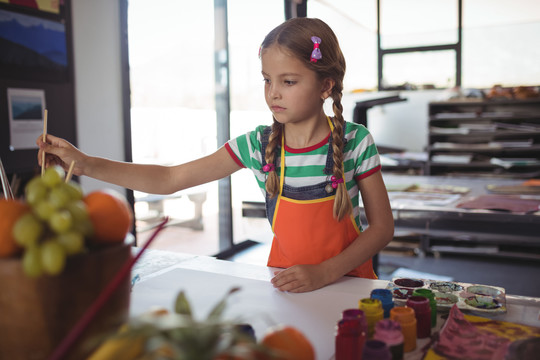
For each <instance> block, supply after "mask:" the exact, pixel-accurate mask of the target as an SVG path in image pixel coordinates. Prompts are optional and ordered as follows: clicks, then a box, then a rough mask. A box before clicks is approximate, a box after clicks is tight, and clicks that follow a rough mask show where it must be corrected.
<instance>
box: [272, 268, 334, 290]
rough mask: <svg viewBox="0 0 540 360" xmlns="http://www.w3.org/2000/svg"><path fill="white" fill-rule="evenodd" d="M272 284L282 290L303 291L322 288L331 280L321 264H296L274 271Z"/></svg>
mask: <svg viewBox="0 0 540 360" xmlns="http://www.w3.org/2000/svg"><path fill="white" fill-rule="evenodd" d="M274 275H275V276H274V277H273V278H272V285H274V287H275V288H276V289H278V290H280V291H288V292H293V293H301V292H307V291H313V290H317V289H320V288H322V287H323V286H325V285H327V284H329V283H330V282H331V281H330V280H329V279H328V278H327V276H328V272H327V271H325V270H324V267H323V266H322V265H321V264H319V265H294V266H291V267H290V268H288V269H285V270H280V271H276V272H274Z"/></svg>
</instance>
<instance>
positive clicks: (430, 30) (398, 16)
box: [380, 0, 458, 49]
mask: <svg viewBox="0 0 540 360" xmlns="http://www.w3.org/2000/svg"><path fill="white" fill-rule="evenodd" d="M380 18H381V47H382V48H383V49H391V48H403V47H414V46H426V45H442V44H455V43H456V42H457V41H458V37H457V29H458V0H436V1H434V0H407V1H403V0H381V17H380Z"/></svg>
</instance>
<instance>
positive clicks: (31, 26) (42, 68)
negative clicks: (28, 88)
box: [0, 9, 68, 82]
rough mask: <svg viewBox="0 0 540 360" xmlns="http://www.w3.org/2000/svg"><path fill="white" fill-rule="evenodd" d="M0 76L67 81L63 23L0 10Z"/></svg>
mask: <svg viewBox="0 0 540 360" xmlns="http://www.w3.org/2000/svg"><path fill="white" fill-rule="evenodd" d="M0 76H2V77H6V78H14V79H31V80H42V81H54V82H65V81H67V80H68V54H67V47H66V29H65V25H64V24H63V23H60V22H56V21H51V20H48V19H42V18H39V17H35V16H30V15H25V14H20V13H16V12H13V11H7V10H2V9H0Z"/></svg>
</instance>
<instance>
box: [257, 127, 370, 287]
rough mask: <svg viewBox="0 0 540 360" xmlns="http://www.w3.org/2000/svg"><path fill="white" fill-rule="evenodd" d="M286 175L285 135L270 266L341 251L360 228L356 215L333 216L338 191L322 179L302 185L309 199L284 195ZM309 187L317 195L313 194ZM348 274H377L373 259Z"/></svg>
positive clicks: (316, 259)
mask: <svg viewBox="0 0 540 360" xmlns="http://www.w3.org/2000/svg"><path fill="white" fill-rule="evenodd" d="M329 123H330V127H331V129H332V130H333V124H332V123H331V122H330V121H329ZM329 148H331V146H329ZM284 179H285V144H284V137H283V136H282V139H281V169H280V191H279V195H278V196H277V199H272V200H275V201H276V202H275V208H274V211H273V219H272V221H271V224H272V231H273V232H274V239H273V241H272V248H271V250H270V255H269V257H268V266H272V267H280V268H288V267H291V266H293V265H298V264H319V263H321V262H323V261H325V260H327V259H329V258H332V257H334V256H336V255H338V254H339V253H341V252H342V251H343V250H344V249H345V248H347V246H349V245H350V244H351V243H352V242H353V241H354V240H355V239H356V238H357V237H358V235H359V234H360V229H359V228H358V226H357V225H356V222H355V221H354V218H353V215H350V216H349V217H347V218H344V219H343V220H342V221H337V220H336V219H335V218H334V216H333V207H334V198H335V195H331V196H328V193H326V192H325V190H324V188H325V186H326V185H327V183H321V184H320V185H318V186H316V187H317V189H315V188H313V187H312V188H311V189H308V190H304V189H303V190H302V199H306V198H308V199H307V200H297V199H293V198H290V197H286V196H284V195H283V194H284ZM321 189H322V191H321ZM312 190H313V191H312ZM309 191H312V193H313V194H316V195H314V196H310V195H309ZM334 192H335V191H334ZM286 193H287V191H286V192H285V194H286ZM321 194H326V196H324V197H321ZM310 197H314V198H310ZM267 201H268V197H267ZM267 209H268V204H267ZM347 275H352V276H358V277H363V278H369V279H376V278H377V276H376V275H375V273H374V272H373V265H372V262H371V259H370V260H368V261H366V262H365V263H363V264H362V265H360V266H359V267H357V268H355V269H353V270H352V271H350V272H349V273H348V274H347Z"/></svg>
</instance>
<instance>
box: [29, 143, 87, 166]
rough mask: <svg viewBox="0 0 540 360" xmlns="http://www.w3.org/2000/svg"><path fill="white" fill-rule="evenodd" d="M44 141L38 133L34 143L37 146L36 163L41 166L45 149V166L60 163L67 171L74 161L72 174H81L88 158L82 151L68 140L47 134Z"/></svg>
mask: <svg viewBox="0 0 540 360" xmlns="http://www.w3.org/2000/svg"><path fill="white" fill-rule="evenodd" d="M46 140H47V141H46V142H43V139H42V135H40V136H39V137H38V138H37V140H36V144H37V145H38V147H39V151H38V164H39V165H40V166H41V160H42V155H41V154H42V153H43V151H45V153H46V154H45V167H46V168H47V167H49V166H53V165H60V166H61V167H62V168H63V169H64V170H65V171H68V169H69V166H70V164H71V162H72V161H75V167H74V168H73V175H77V176H80V175H83V174H84V165H85V160H86V159H87V158H88V156H86V155H85V154H84V153H83V152H81V151H80V150H79V149H77V148H76V147H75V146H73V145H72V144H71V143H69V142H68V141H66V140H64V139H61V138H59V137H56V136H53V135H50V134H47V138H46Z"/></svg>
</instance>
